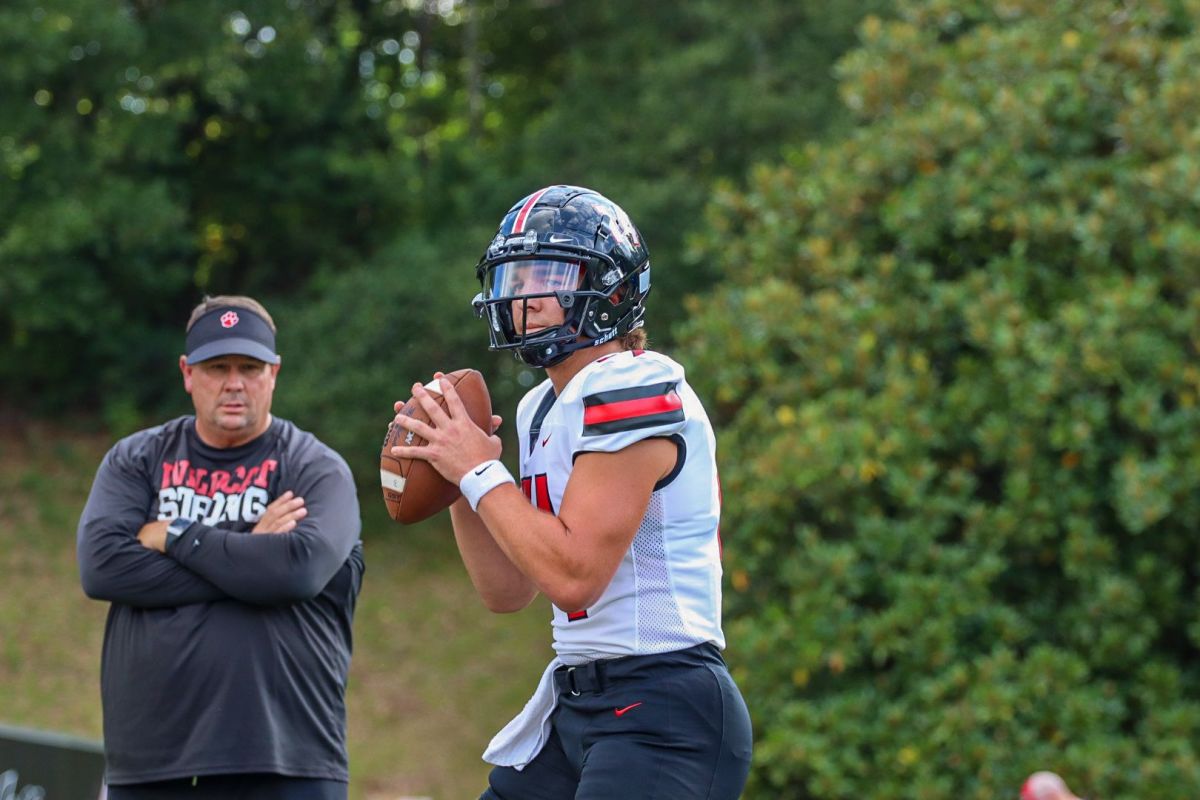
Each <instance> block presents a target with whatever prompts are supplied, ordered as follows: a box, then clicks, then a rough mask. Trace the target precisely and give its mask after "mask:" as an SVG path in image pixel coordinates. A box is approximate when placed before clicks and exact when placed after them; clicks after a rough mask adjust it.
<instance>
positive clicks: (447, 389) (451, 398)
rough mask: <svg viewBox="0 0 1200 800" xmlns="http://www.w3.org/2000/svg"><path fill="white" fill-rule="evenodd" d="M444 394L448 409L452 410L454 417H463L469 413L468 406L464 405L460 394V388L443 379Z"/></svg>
mask: <svg viewBox="0 0 1200 800" xmlns="http://www.w3.org/2000/svg"><path fill="white" fill-rule="evenodd" d="M441 386H442V394H444V395H446V410H447V411H449V412H450V417H451V418H452V419H462V418H464V417H466V416H468V415H467V407H466V406H464V405H463V401H462V398H461V397H459V396H458V389H455V388H454V386H453V385H452V384H451V383H450V382H449V381H442V382H441Z"/></svg>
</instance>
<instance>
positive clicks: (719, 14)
mask: <svg viewBox="0 0 1200 800" xmlns="http://www.w3.org/2000/svg"><path fill="white" fill-rule="evenodd" d="M876 5H878V3H877V2H875V1H874V0H863V2H861V3H855V4H849V5H848V6H846V8H845V10H841V11H838V10H834V11H831V10H829V9H827V8H825V4H820V3H811V2H802V3H786V4H776V3H768V2H755V3H752V4H751V5H750V6H746V4H744V3H741V2H737V3H735V2H732V0H720V1H719V2H718V1H717V0H705V2H697V3H686V4H680V3H668V4H659V5H654V4H651V5H647V4H645V3H640V2H632V0H618V2H613V3H580V2H555V1H554V0H551V1H550V2H546V1H545V0H520V1H516V0H513V1H512V2H509V1H508V0H472V1H471V2H463V3H458V4H435V3H423V4H422V3H404V2H398V1H395V0H393V1H390V2H356V3H346V2H340V1H339V0H248V2H238V3H233V2H229V1H228V0H195V2H188V3H163V2H154V1H153V0H146V1H140V2H131V3H119V2H113V1H112V0H106V1H105V2H91V0H88V1H87V2H84V0H67V2H63V3H54V4H43V3H41V2H40V0H15V2H11V3H6V4H4V7H3V9H2V10H0V174H2V176H3V177H2V178H0V219H3V220H4V222H3V224H0V342H2V345H0V384H2V385H3V387H4V395H5V399H6V400H7V401H8V402H11V403H14V404H16V405H18V406H24V407H26V408H30V409H33V410H41V411H43V412H47V413H49V412H51V411H54V410H56V409H62V408H64V407H74V408H80V407H82V408H88V409H98V410H101V411H103V412H104V413H105V414H106V415H107V418H108V420H109V421H110V423H111V424H112V425H113V426H114V427H115V428H117V429H123V428H127V427H130V426H132V425H135V424H137V423H138V422H139V420H148V419H152V418H155V417H157V416H158V415H160V414H161V413H163V412H164V411H166V410H172V411H173V410H175V409H176V408H177V407H178V403H177V402H176V401H177V399H178V384H177V378H176V376H175V375H174V374H173V366H172V365H173V362H174V358H175V356H176V354H177V353H178V351H179V349H180V340H181V338H182V323H183V320H184V319H186V315H187V312H188V310H189V309H190V308H191V306H192V305H193V304H195V303H196V302H197V301H198V300H199V299H200V296H201V295H202V294H204V293H211V294H218V293H249V294H254V295H257V296H260V297H262V298H263V299H269V300H271V302H272V304H271V309H272V311H275V312H278V313H279V314H280V316H281V319H282V320H285V321H287V322H288V323H289V324H290V323H291V322H292V321H299V320H302V319H303V317H305V316H307V315H308V314H309V313H310V311H309V309H308V308H307V307H306V306H307V304H308V303H309V302H310V300H312V299H314V298H318V297H320V298H321V300H320V305H319V307H315V308H313V309H311V314H312V315H313V317H314V319H313V320H312V321H301V322H300V324H302V325H306V326H308V327H309V328H315V325H316V320H317V319H321V318H322V315H330V314H333V315H335V316H336V315H343V316H344V315H349V314H351V313H354V314H360V315H366V316H368V317H369V318H372V319H375V318H378V319H383V318H385V317H386V316H387V314H389V313H400V314H402V315H403V316H405V317H411V316H419V315H420V311H417V312H412V311H410V310H408V309H399V310H398V311H397V312H388V311H385V310H384V309H382V308H378V307H375V306H374V305H373V304H374V303H375V302H378V301H379V299H381V298H383V297H387V296H390V294H389V291H390V292H394V293H395V294H396V295H397V296H398V297H399V298H400V302H401V304H404V303H409V302H417V301H419V304H420V305H424V306H440V305H441V304H443V303H446V304H451V303H456V304H460V305H458V306H456V307H458V308H464V307H465V305H463V304H465V303H467V302H469V300H470V297H471V295H472V294H473V293H474V287H473V286H464V287H463V289H464V290H465V292H466V293H465V294H463V295H461V296H457V297H455V298H453V300H451V299H450V298H446V299H445V300H442V299H433V300H430V301H428V302H426V301H425V300H424V299H423V298H420V294H421V293H420V292H418V291H414V288H415V287H419V288H421V289H422V290H427V291H429V292H431V293H432V292H435V291H440V290H441V287H442V285H443V284H442V283H440V282H438V281H434V282H430V283H421V281H425V280H426V278H427V277H428V275H427V273H425V272H422V271H421V270H419V269H418V270H414V269H412V268H411V265H410V264H408V263H407V262H404V261H403V260H399V261H391V260H390V259H391V256H390V254H392V253H396V252H398V251H400V250H402V249H403V248H404V247H406V246H407V243H409V242H413V241H425V242H439V243H451V246H450V247H448V248H447V249H444V250H443V251H441V252H439V253H438V254H437V256H438V258H437V260H438V262H439V263H440V265H441V268H442V269H443V270H446V271H450V270H453V271H454V274H455V276H459V275H466V276H470V275H471V273H472V267H473V265H474V263H475V260H476V259H477V257H478V254H479V252H480V251H481V250H482V248H483V247H484V245H485V244H486V242H487V241H488V239H489V237H490V233H491V230H492V228H493V227H494V226H495V225H496V224H497V222H498V221H499V219H500V217H501V216H502V215H503V213H504V211H505V210H506V209H507V208H508V206H509V205H510V204H511V203H512V202H514V201H515V200H517V199H518V198H520V197H521V196H523V195H524V194H526V193H528V192H530V191H532V190H534V189H536V188H538V187H539V186H541V185H544V184H546V183H550V182H577V183H582V184H585V185H592V186H595V187H596V188H598V189H600V190H601V191H605V192H607V193H609V194H610V195H612V196H613V197H614V198H615V199H617V200H618V202H620V203H621V204H622V205H623V206H625V207H626V208H627V209H628V210H629V211H630V212H631V213H632V214H633V215H634V218H635V219H637V220H638V221H639V224H640V226H641V227H642V228H643V233H644V234H645V236H646V237H647V240H648V241H649V242H650V243H651V250H652V253H653V255H654V260H655V264H656V265H657V269H656V273H655V274H656V278H655V282H656V295H655V296H656V297H662V298H663V300H661V301H659V300H652V303H655V304H656V306H657V307H656V308H655V309H654V314H655V319H656V320H657V324H658V328H657V329H656V330H657V331H658V335H660V336H663V335H665V334H666V332H667V331H668V330H669V326H668V324H667V323H669V322H670V321H672V320H674V319H677V318H679V316H680V315H681V312H680V311H679V309H680V306H679V303H678V299H679V297H680V296H681V295H682V294H683V293H685V292H687V291H694V290H697V289H700V288H703V287H704V286H706V285H707V284H708V283H709V282H710V281H711V279H712V275H711V272H710V271H709V270H708V269H707V267H706V265H705V264H704V263H703V262H700V261H695V260H693V261H691V262H689V261H688V260H687V258H686V256H685V253H684V251H683V242H684V240H685V238H686V236H687V235H688V234H689V232H690V231H694V230H696V229H697V228H698V227H700V226H701V225H702V224H703V222H702V218H701V216H700V209H702V208H703V206H704V204H705V202H706V201H707V199H708V196H709V194H710V192H711V182H712V181H713V180H714V179H716V178H718V177H725V178H733V179H736V178H738V177H739V176H741V175H743V174H744V172H745V170H746V168H747V167H748V166H749V164H751V163H752V162H753V161H754V160H756V159H771V158H775V157H777V156H778V154H779V153H780V152H782V151H783V149H784V148H785V147H786V146H790V145H791V144H793V143H795V142H797V141H802V140H804V139H805V138H807V137H809V136H812V135H816V134H817V133H819V132H820V131H822V130H824V129H825V128H826V127H828V126H831V125H834V124H835V123H836V122H837V121H838V120H840V119H844V117H845V115H844V114H843V113H841V112H838V111H837V110H836V105H835V102H834V100H835V93H834V83H833V80H832V76H831V72H830V69H831V65H832V64H833V61H834V59H835V57H836V56H837V55H838V54H839V53H841V52H842V51H843V50H844V48H845V47H846V46H848V45H849V44H850V42H851V31H852V27H853V25H854V23H855V21H856V20H857V19H858V18H859V16H860V15H861V14H862V13H863V11H864V10H865V9H870V8H874V7H875V6H876ZM51 6H53V7H51ZM839 8H840V6H839ZM385 263H387V264H392V265H393V266H389V267H388V268H387V269H386V270H384V272H385V273H386V280H388V281H390V282H392V283H394V284H396V285H395V288H394V289H392V290H389V291H384V292H378V291H376V292H372V293H369V294H366V295H362V296H355V295H354V292H353V291H351V289H352V288H354V287H358V288H362V287H363V285H364V283H366V281H365V280H364V276H365V275H366V273H364V272H363V270H372V271H374V272H376V273H378V272H379V271H380V270H381V269H382V267H381V265H383V264H385ZM439 274H441V275H445V274H447V273H446V272H443V273H439ZM455 280H457V277H456V279H455ZM341 282H344V283H345V286H339V283H341ZM444 285H446V286H450V285H454V286H458V284H457V283H446V284H444ZM334 302H345V303H347V304H348V305H345V306H340V307H338V308H337V309H332V308H331V307H330V304H331V303H334ZM297 315H299V316H297ZM454 325H455V326H454V327H453V328H452V327H451V326H450V324H449V323H445V322H441V323H435V324H432V325H431V326H430V328H429V329H428V330H426V331H424V336H423V340H424V342H425V343H426V345H427V346H428V351H429V352H431V353H447V352H450V353H454V350H453V348H454V347H455V346H457V344H459V343H461V342H464V341H467V339H465V338H464V337H466V336H467V334H466V332H465V331H463V330H461V329H459V328H458V327H457V325H458V323H455V324H454ZM283 334H284V336H285V337H286V335H287V331H286V326H285V329H284V331H283ZM470 341H471V342H472V345H471V347H472V349H471V350H470V351H469V352H470V353H473V354H474V355H473V356H471V357H472V358H475V357H478V356H481V353H480V351H479V349H478V346H479V344H480V343H481V342H482V339H473V340H470ZM351 352H353V351H351ZM393 356H394V357H395V358H398V359H400V360H398V361H396V362H395V363H394V364H393V370H394V373H395V374H396V375H403V376H405V380H409V379H411V378H413V377H416V374H415V373H416V372H424V371H426V366H428V364H429V363H431V362H430V361H429V359H428V358H427V357H424V356H413V358H412V360H409V357H408V356H407V355H405V354H404V353H402V352H394V353H393ZM316 357H318V358H319V356H316ZM464 357H465V356H462V355H460V356H459V357H458V358H457V359H455V360H457V361H462V360H463V358H464ZM484 358H486V356H484ZM502 362H503V359H501V360H500V361H497V362H496V363H498V364H500V363H502ZM339 363H340V365H341V367H342V369H341V370H340V371H339V372H338V374H336V375H326V376H324V378H325V380H327V381H329V382H331V383H333V384H336V383H340V382H345V383H346V386H341V387H338V386H330V388H329V391H333V392H335V393H337V394H338V395H339V396H341V397H346V396H348V395H349V394H350V391H349V387H350V386H351V385H355V384H357V380H356V379H355V378H353V377H352V375H353V373H354V372H356V371H358V370H360V369H364V370H368V371H369V370H370V369H371V368H372V367H371V365H370V364H368V363H366V362H365V361H362V360H349V359H348V358H347V359H343V360H342V361H340V362H339ZM301 366H302V365H301V364H300V363H298V362H296V361H293V362H290V364H289V372H291V374H292V375H295V374H296V372H294V371H293V370H297V369H299V368H300V367H301ZM508 366H509V365H508V364H507V362H503V364H502V366H500V367H497V369H498V370H500V372H502V373H503V374H508V373H507V372H504V370H506V369H508ZM508 371H509V372H511V371H512V370H508ZM360 402H361V401H360ZM361 408H362V407H361V406H354V405H344V406H343V407H342V413H344V414H349V415H352V416H353V415H356V414H364V415H365V414H366V412H365V411H362V410H360V409H361ZM294 410H295V411H296V412H297V413H302V412H304V411H305V409H304V408H303V407H301V406H299V405H297V406H296V407H295V408H294ZM372 418H373V417H372ZM366 425H367V423H366V417H365V416H364V417H361V418H357V419H355V420H350V424H349V425H348V429H359V428H362V427H366Z"/></svg>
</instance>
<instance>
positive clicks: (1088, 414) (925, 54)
mask: <svg viewBox="0 0 1200 800" xmlns="http://www.w3.org/2000/svg"><path fill="white" fill-rule="evenodd" d="M1198 13H1200V4H1197V3H1195V2H1179V3H1166V2H1151V3H1142V4H1137V5H1123V6H1111V5H1110V4H1106V3H1105V4H1100V3H1097V4H1084V3H1075V2H1052V3H1041V2H1037V3H1035V2H1019V1H1018V2H1008V3H1002V4H989V3H966V4H963V3H950V2H945V1H944V0H930V1H929V2H910V3H906V4H904V7H903V10H902V13H901V14H900V18H899V19H898V20H897V21H895V22H890V23H885V22H882V21H880V20H878V19H874V18H870V19H867V20H866V21H865V22H864V23H863V24H862V25H861V27H860V36H861V47H860V48H859V49H858V50H856V51H854V52H852V53H851V54H850V55H848V56H847V57H846V58H845V59H844V60H843V61H842V62H841V64H840V68H839V70H840V78H841V89H842V96H843V99H844V100H845V102H846V103H847V105H848V106H849V107H850V109H851V110H853V111H854V112H855V113H856V115H857V118H858V124H857V126H856V127H855V129H854V130H853V131H852V132H851V133H849V134H848V135H847V136H846V137H845V138H844V139H843V140H840V141H836V142H831V143H829V144H828V145H826V146H820V147H809V148H807V149H805V150H804V151H803V152H802V153H800V154H799V155H797V157H796V158H795V159H794V160H793V161H792V162H791V163H789V164H787V165H784V166H779V167H776V168H773V169H765V168H764V169H762V170H760V171H758V172H757V173H756V174H755V176H754V178H753V181H752V186H751V188H750V190H749V191H746V192H742V193H735V192H733V191H727V192H725V193H723V194H721V195H720V196H719V197H718V198H717V199H716V201H715V202H714V204H713V206H712V207H711V213H710V220H709V221H710V225H709V230H708V232H707V233H706V234H705V236H704V237H703V239H701V240H700V241H699V242H698V243H697V245H698V248H699V252H700V254H701V255H702V256H703V257H706V258H710V259H713V260H714V261H716V262H718V263H719V264H720V265H721V268H722V272H723V274H724V277H725V279H726V280H727V285H723V286H721V287H720V288H718V289H717V290H716V291H714V292H712V293H711V294H709V295H707V296H704V297H700V298H696V299H694V300H693V302H692V304H691V307H690V310H691V312H692V318H691V319H690V320H689V322H688V323H686V324H685V325H684V326H682V327H681V329H680V330H679V331H678V334H679V338H680V340H681V341H687V342H689V343H690V344H689V345H688V346H687V348H686V349H685V350H684V352H683V353H682V356H683V358H684V360H685V361H687V362H688V363H689V364H690V365H691V367H692V374H693V375H694V376H695V381H696V383H697V384H698V386H699V388H701V390H702V391H703V392H704V393H705V394H706V395H707V396H708V397H709V398H711V405H712V411H713V412H714V417H715V421H716V424H717V426H718V435H719V436H720V437H721V438H720V442H721V445H722V452H721V463H722V468H723V471H722V477H723V482H724V488H725V500H726V517H725V522H724V525H723V530H724V532H725V534H724V535H725V538H726V550H725V553H726V564H727V568H728V575H729V583H730V586H731V589H732V591H729V592H728V593H727V598H728V601H727V606H728V620H727V631H728V634H729V636H730V646H731V647H730V657H731V660H732V661H733V663H734V665H735V667H736V674H737V676H738V678H739V680H740V682H741V685H742V687H743V689H744V690H745V692H746V695H747V699H748V702H749V705H750V708H751V713H752V715H753V717H754V719H755V724H756V731H757V750H756V768H755V771H754V774H753V776H752V786H751V789H750V790H749V791H748V793H747V794H748V796H753V797H758V796H772V797H796V798H809V797H812V798H817V797H819V798H825V799H826V800H834V799H835V798H847V799H848V798H855V799H856V800H857V799H858V798H867V797H870V798H912V797H921V798H924V799H925V800H938V799H939V798H947V799H948V798H981V799H982V798H993V797H1010V796H1014V795H1015V793H1016V787H1018V786H1019V785H1020V781H1021V779H1022V778H1023V776H1024V775H1026V774H1027V773H1029V772H1031V771H1033V770H1034V769H1042V768H1052V769H1056V770H1057V771H1059V772H1060V773H1062V774H1063V775H1064V776H1065V777H1067V779H1068V782H1070V783H1071V784H1072V785H1073V786H1074V787H1075V788H1076V789H1077V790H1078V791H1080V792H1081V793H1083V794H1086V795H1087V796H1099V797H1105V798H1112V799H1113V800H1116V799H1117V798H1146V797H1196V796H1200V753H1198V751H1197V743H1198V742H1200V623H1198V622H1197V614H1196V608H1197V603H1198V602H1200V591H1198V590H1197V586H1198V585H1200V582H1198V581H1197V577H1198V575H1197V573H1198V572H1200V540H1198V539H1197V536H1196V531H1197V530H1198V529H1200V411H1198V408H1197V400H1198V397H1200V359H1198V358H1197V356H1198V355H1200V353H1198V351H1200V260H1198V256H1200V211H1198V207H1197V204H1196V186H1198V185H1200V154H1198V151H1197V143H1198V142H1200V137H1197V134H1196V130H1197V128H1196V120H1197V119H1200V84H1198V83H1197V82H1196V80H1195V75H1196V74H1197V70H1198V69H1200V34H1198V33H1197V31H1196V29H1195V27H1194V25H1195V19H1196V15H1197V14H1198Z"/></svg>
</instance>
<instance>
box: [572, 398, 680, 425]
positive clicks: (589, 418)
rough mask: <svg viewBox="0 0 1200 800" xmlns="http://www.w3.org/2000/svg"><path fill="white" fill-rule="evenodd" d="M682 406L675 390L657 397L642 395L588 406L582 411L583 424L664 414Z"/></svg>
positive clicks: (596, 423) (597, 423)
mask: <svg viewBox="0 0 1200 800" xmlns="http://www.w3.org/2000/svg"><path fill="white" fill-rule="evenodd" d="M681 408H683V400H682V399H680V397H679V394H678V393H677V392H668V393H667V394H663V395H659V396H658V397H642V398H639V399H637V400H622V401H620V402H617V403H605V404H604V405H599V406H588V407H587V408H585V409H584V411H583V424H584V425H599V424H601V423H603V422H612V421H613V420H618V419H633V418H634V417H648V416H651V415H652V414H665V413H667V412H669V411H678V410H679V409H681Z"/></svg>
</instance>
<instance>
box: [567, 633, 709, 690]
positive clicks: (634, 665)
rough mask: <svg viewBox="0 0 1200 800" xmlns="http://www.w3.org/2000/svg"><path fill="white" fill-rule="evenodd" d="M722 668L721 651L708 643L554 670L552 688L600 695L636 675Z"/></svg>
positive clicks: (604, 659) (588, 662) (599, 660)
mask: <svg viewBox="0 0 1200 800" xmlns="http://www.w3.org/2000/svg"><path fill="white" fill-rule="evenodd" d="M714 662H715V663H720V664H722V665H723V664H724V663H725V662H724V659H722V658H721V651H720V650H718V649H717V646H716V645H714V644H712V643H711V642H704V643H702V644H698V645H695V646H693V647H689V648H687V649H685V650H674V651H671V652H668V653H651V654H648V655H639V656H621V657H619V658H602V659H598V660H596V661H587V662H584V663H583V664H576V665H574V666H562V667H559V668H558V669H556V670H554V685H555V686H556V687H557V688H558V691H559V693H565V694H571V695H575V696H578V695H581V694H584V693H585V692H603V691H604V690H605V689H606V688H607V687H608V686H609V685H610V684H612V683H613V682H614V681H618V680H621V679H623V678H629V677H633V676H634V675H637V674H639V673H640V674H652V673H654V672H656V671H658V669H660V668H668V669H669V668H672V667H676V668H677V667H689V666H698V665H700V664H703V663H714Z"/></svg>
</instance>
